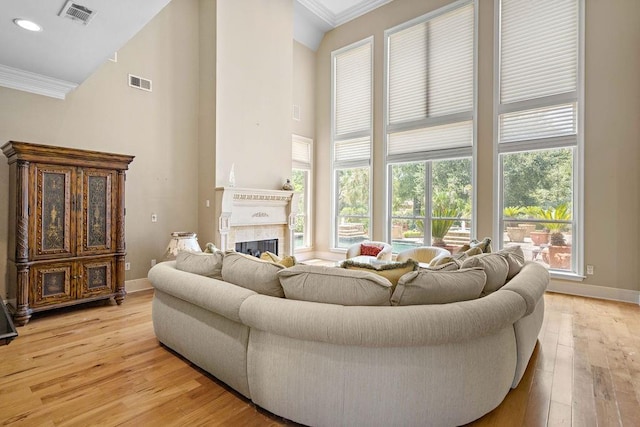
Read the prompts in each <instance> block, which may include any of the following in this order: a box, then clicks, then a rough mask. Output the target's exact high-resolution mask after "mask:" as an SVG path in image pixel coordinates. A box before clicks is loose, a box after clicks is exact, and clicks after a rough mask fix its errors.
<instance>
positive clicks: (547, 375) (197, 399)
mask: <svg viewBox="0 0 640 427" xmlns="http://www.w3.org/2000/svg"><path fill="white" fill-rule="evenodd" d="M151 297H152V292H140V293H136V294H132V295H129V296H128V297H127V299H126V301H125V303H124V304H123V305H122V306H117V305H115V304H114V303H113V302H111V303H109V304H104V303H99V304H98V303H92V304H89V305H86V306H79V307H74V308H70V309H63V310H58V311H54V312H47V313H38V314H36V315H35V316H34V317H33V319H32V320H31V321H30V322H29V324H27V325H26V326H24V327H21V328H19V330H18V332H19V334H20V335H19V337H18V338H17V339H16V340H14V341H12V342H11V344H10V345H8V346H2V347H0V424H2V425H11V426H35V425H37V426H85V425H104V426H116V425H124V426H140V425H162V426H184V425H189V426H199V425H203V426H234V427H235V426H238V425H242V426H249V427H251V426H283V425H296V424H295V423H293V422H291V421H289V420H285V419H282V418H280V417H278V416H276V415H274V414H271V413H269V412H268V411H265V410H263V409H261V408H258V407H256V406H255V405H254V404H252V403H251V402H250V401H249V400H247V399H245V398H244V397H242V396H241V395H239V394H238V393H237V392H235V391H233V390H231V389H230V388H229V387H228V386H226V385H224V384H223V383H221V382H220V381H218V380H216V379H215V378H213V377H212V376H210V375H208V374H206V373H205V372H204V371H202V370H201V369H199V368H197V367H195V366H193V365H192V364H191V363H190V362H188V361H187V360H185V359H183V358H182V357H180V356H179V355H177V354H176V353H174V352H172V351H171V350H169V349H167V348H165V347H163V346H162V345H160V344H159V343H158V341H157V339H156V338H155V336H154V334H153V326H152V323H151ZM545 305H546V313H545V318H544V320H543V325H542V329H541V331H540V334H539V342H538V344H537V345H536V349H535V350H534V354H533V356H532V359H531V361H530V363H529V366H528V368H527V370H526V372H525V374H524V377H523V379H522V381H521V382H520V384H519V386H518V387H517V388H516V389H514V390H511V391H510V392H509V394H508V395H507V396H506V398H505V400H504V401H503V402H502V404H501V405H500V406H498V407H497V408H496V409H495V410H494V411H492V412H490V413H489V414H487V415H485V416H484V417H482V418H481V419H479V420H476V421H474V422H473V423H471V424H469V425H472V426H505V427H511V426H556V425H568V424H571V425H573V426H576V427H578V426H579V427H591V426H596V425H598V426H609V425H613V426H617V425H624V426H634V427H635V426H638V425H640V423H638V420H639V419H640V409H639V408H640V307H638V306H637V305H633V304H625V303H619V302H613V301H600V300H593V299H588V298H580V297H573V296H567V295H561V294H554V293H547V294H546V295H545Z"/></svg>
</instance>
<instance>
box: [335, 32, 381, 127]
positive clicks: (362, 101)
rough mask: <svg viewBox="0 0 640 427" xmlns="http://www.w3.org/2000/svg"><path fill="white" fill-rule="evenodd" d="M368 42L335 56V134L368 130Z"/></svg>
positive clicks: (369, 106) (369, 91)
mask: <svg viewBox="0 0 640 427" xmlns="http://www.w3.org/2000/svg"><path fill="white" fill-rule="evenodd" d="M371 73H372V70H371V43H365V44H363V45H362V46H359V47H355V48H353V49H349V50H347V51H345V52H342V53H339V54H337V55H335V133H336V137H340V136H341V135H345V134H349V133H353V132H360V131H366V130H369V129H370V128H371V109H372V108H371V104H372V103H371V98H372V94H371Z"/></svg>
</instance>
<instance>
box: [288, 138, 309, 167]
mask: <svg viewBox="0 0 640 427" xmlns="http://www.w3.org/2000/svg"><path fill="white" fill-rule="evenodd" d="M312 142H313V141H312V140H311V139H309V138H305V137H302V136H299V135H293V137H292V141H291V160H292V163H293V167H294V168H297V169H311V145H312Z"/></svg>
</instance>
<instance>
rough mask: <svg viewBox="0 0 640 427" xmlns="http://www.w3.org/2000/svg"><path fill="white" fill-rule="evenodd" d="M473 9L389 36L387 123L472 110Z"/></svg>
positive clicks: (460, 8)
mask: <svg viewBox="0 0 640 427" xmlns="http://www.w3.org/2000/svg"><path fill="white" fill-rule="evenodd" d="M473 37H474V6H473V4H468V5H465V6H462V7H459V8H457V9H455V10H453V11H450V12H447V13H444V14H442V15H439V16H436V17H434V18H432V19H430V20H427V21H424V22H420V23H418V24H415V25H413V26H411V27H408V28H406V29H402V30H400V31H397V32H393V33H391V34H390V35H389V36H388V50H389V53H388V55H389V64H388V73H389V76H388V82H389V86H388V97H389V98H388V99H389V101H388V102H389V104H388V106H389V114H388V116H389V117H388V123H389V124H396V123H403V122H410V121H414V120H419V119H424V118H427V117H436V116H443V115H447V114H452V113H459V112H465V111H471V110H472V109H473Z"/></svg>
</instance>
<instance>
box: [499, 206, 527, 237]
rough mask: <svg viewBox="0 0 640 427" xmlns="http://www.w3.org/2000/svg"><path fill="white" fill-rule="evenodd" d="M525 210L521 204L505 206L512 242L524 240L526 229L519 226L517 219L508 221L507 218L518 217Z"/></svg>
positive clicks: (508, 233)
mask: <svg viewBox="0 0 640 427" xmlns="http://www.w3.org/2000/svg"><path fill="white" fill-rule="evenodd" d="M523 212H524V211H523V209H522V208H521V207H520V206H507V207H506V208H504V211H503V215H504V217H505V224H506V225H507V236H508V237H509V240H511V241H512V242H524V236H525V232H526V229H525V228H524V227H520V226H518V222H517V221H507V220H506V218H518V217H519V216H520V215H522V214H523Z"/></svg>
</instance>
